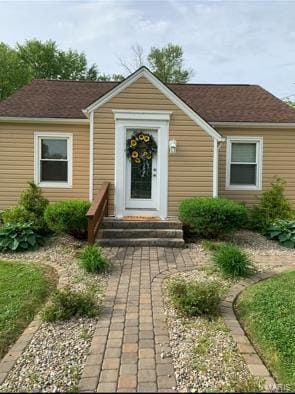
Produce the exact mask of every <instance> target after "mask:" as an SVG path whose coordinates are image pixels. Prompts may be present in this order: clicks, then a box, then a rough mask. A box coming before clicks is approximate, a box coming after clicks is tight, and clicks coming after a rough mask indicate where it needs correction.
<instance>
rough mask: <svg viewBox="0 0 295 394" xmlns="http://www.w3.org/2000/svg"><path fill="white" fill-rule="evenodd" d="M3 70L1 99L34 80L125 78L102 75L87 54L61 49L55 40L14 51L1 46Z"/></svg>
mask: <svg viewBox="0 0 295 394" xmlns="http://www.w3.org/2000/svg"><path fill="white" fill-rule="evenodd" d="M0 70H1V73H0V100H2V99H5V98H6V97H8V96H9V95H11V94H12V93H14V92H15V91H16V90H17V89H19V88H20V87H22V86H23V85H25V84H26V83H28V82H30V81H31V80H32V79H72V80H95V81H99V80H102V81H109V80H121V79H123V76H122V75H119V74H114V75H108V74H102V73H100V71H99V69H98V67H97V65H96V64H91V65H88V62H87V59H86V56H85V53H84V52H78V51H76V50H72V49H69V50H62V49H59V48H58V46H57V44H56V42H55V41H52V40H48V41H45V42H42V41H39V40H36V39H33V40H27V41H25V42H24V43H23V44H19V43H18V44H17V45H16V47H15V48H12V47H10V46H8V45H6V44H4V43H0Z"/></svg>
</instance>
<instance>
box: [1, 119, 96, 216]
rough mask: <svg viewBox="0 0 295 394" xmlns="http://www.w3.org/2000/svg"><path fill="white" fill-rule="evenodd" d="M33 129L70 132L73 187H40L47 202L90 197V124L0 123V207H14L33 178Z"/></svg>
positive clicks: (35, 130)
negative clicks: (71, 137) (71, 138)
mask: <svg viewBox="0 0 295 394" xmlns="http://www.w3.org/2000/svg"><path fill="white" fill-rule="evenodd" d="M34 132H62V133H72V135H73V187H72V188H71V189H70V188H69V189H66V188H43V191H44V195H45V196H46V197H47V198H48V199H49V200H50V201H57V200H63V199H68V198H81V199H88V197H89V126H88V125H85V126H78V125H77V126H75V125H44V124H42V125H41V124H40V125H37V124H13V123H6V124H4V123H1V124H0V210H2V209H5V208H8V207H11V206H14V205H15V204H16V202H17V200H18V198H19V195H20V193H21V192H22V191H23V190H24V189H26V187H27V182H28V181H32V180H33V179H34Z"/></svg>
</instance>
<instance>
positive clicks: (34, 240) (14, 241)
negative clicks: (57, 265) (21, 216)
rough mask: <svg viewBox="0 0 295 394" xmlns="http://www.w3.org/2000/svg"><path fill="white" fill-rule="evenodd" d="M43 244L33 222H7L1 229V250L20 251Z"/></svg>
mask: <svg viewBox="0 0 295 394" xmlns="http://www.w3.org/2000/svg"><path fill="white" fill-rule="evenodd" d="M40 245H43V238H42V237H41V236H40V235H39V234H36V232H35V231H34V226H33V225H32V224H31V223H7V224H5V225H4V226H3V227H2V228H1V229H0V251H13V252H19V251H24V250H29V249H36V248H37V247H38V246H40Z"/></svg>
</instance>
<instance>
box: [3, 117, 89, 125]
mask: <svg viewBox="0 0 295 394" xmlns="http://www.w3.org/2000/svg"><path fill="white" fill-rule="evenodd" d="M0 122H1V123H44V124H51V123H54V124H89V119H74V118H72V119H67V118H24V117H18V116H0Z"/></svg>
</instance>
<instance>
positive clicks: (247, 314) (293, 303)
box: [236, 271, 295, 391]
mask: <svg viewBox="0 0 295 394" xmlns="http://www.w3.org/2000/svg"><path fill="white" fill-rule="evenodd" d="M236 307H237V312H238V315H239V317H240V319H241V322H242V323H243V325H244V327H245V329H246V331H247V333H248V334H249V336H250V338H251V340H252V341H253V343H254V344H255V345H256V348H257V350H258V351H259V353H260V354H261V356H262V358H263V359H264V361H265V363H266V364H267V365H268V367H269V368H270V370H271V371H272V373H273V375H274V376H275V378H276V379H277V381H278V383H281V384H285V385H288V386H289V387H288V388H289V389H290V390H292V391H294V390H295V271H292V272H288V273H284V274H281V275H279V276H277V277H274V278H272V279H269V280H266V281H263V282H261V283H258V284H257V285H254V286H252V287H250V288H248V289H247V290H245V291H244V292H243V293H242V295H241V296H240V297H239V298H238V301H237V305H236Z"/></svg>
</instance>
